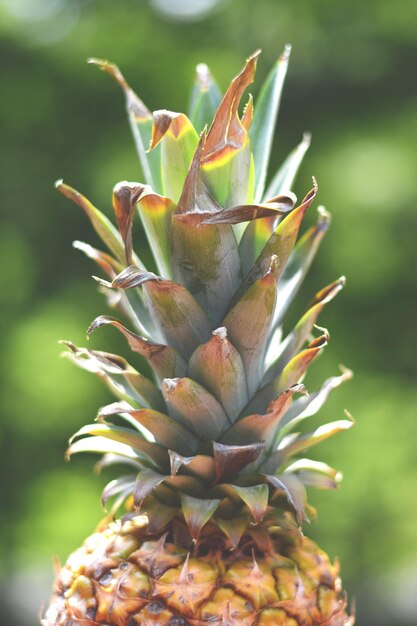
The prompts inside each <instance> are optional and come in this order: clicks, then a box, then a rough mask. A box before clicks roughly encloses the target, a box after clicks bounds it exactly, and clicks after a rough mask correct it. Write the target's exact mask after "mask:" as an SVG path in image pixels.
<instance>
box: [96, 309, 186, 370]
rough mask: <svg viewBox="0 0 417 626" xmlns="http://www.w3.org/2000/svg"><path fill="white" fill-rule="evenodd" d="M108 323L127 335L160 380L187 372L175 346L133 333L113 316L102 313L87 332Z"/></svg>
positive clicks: (130, 344)
mask: <svg viewBox="0 0 417 626" xmlns="http://www.w3.org/2000/svg"><path fill="white" fill-rule="evenodd" d="M106 325H109V326H114V328H117V329H118V330H119V331H120V332H121V333H122V334H123V335H124V337H126V339H127V341H128V343H129V346H130V347H131V349H132V350H133V352H137V353H138V354H140V355H141V356H143V357H144V358H145V359H146V360H147V361H148V363H149V364H150V366H151V367H152V369H153V371H154V373H155V375H156V376H157V378H158V379H159V380H160V381H161V380H162V379H163V378H174V377H175V376H183V375H184V374H185V372H186V368H187V366H186V363H185V361H184V360H183V359H182V357H180V355H179V354H178V353H177V352H175V350H173V348H170V347H169V346H164V345H161V344H157V343H153V342H152V341H149V340H148V339H144V338H143V337H140V336H139V335H136V334H135V333H132V332H131V331H130V330H128V329H127V328H126V327H125V326H123V324H122V323H121V322H119V321H118V320H117V319H115V318H113V317H108V316H106V315H100V317H97V318H96V319H95V320H94V321H93V322H92V324H91V325H90V327H89V328H88V330H87V333H88V335H90V334H91V333H92V332H94V331H95V330H96V329H97V328H100V327H101V326H106Z"/></svg>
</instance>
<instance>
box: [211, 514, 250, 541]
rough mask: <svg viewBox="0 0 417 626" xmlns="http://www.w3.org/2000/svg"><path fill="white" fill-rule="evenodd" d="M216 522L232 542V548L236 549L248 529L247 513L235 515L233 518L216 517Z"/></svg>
mask: <svg viewBox="0 0 417 626" xmlns="http://www.w3.org/2000/svg"><path fill="white" fill-rule="evenodd" d="M215 519H216V524H217V526H218V527H219V528H220V530H221V531H222V532H223V533H224V534H225V535H226V537H227V538H228V539H229V541H230V543H231V548H232V549H236V548H237V547H238V545H239V543H240V540H241V538H242V536H243V534H244V533H245V532H246V531H247V528H248V525H249V521H250V520H249V519H248V517H247V516H246V515H243V516H240V517H233V518H232V519H223V518H221V517H216V518H215Z"/></svg>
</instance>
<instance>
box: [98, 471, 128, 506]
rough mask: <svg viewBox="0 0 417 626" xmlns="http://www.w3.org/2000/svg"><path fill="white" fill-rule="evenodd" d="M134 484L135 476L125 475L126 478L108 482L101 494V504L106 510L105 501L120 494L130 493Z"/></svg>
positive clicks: (122, 477)
mask: <svg viewBox="0 0 417 626" xmlns="http://www.w3.org/2000/svg"><path fill="white" fill-rule="evenodd" d="M134 484H135V475H134V474H127V475H126V476H120V478H115V479H114V480H112V481H111V482H109V483H108V484H107V485H106V486H105V487H104V489H103V492H102V494H101V504H102V505H103V507H104V508H106V504H107V501H108V500H109V499H110V498H113V497H114V496H117V495H119V494H121V493H125V492H126V493H130V492H131V491H132V487H133V485H134Z"/></svg>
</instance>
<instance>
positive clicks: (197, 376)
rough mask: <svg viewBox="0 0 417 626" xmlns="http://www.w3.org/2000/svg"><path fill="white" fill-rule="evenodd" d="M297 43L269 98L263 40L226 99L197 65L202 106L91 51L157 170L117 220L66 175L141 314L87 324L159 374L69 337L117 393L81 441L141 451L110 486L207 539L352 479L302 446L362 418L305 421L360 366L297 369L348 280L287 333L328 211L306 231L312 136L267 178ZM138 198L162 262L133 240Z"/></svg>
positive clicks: (312, 350)
mask: <svg viewBox="0 0 417 626" xmlns="http://www.w3.org/2000/svg"><path fill="white" fill-rule="evenodd" d="M289 54H290V47H289V46H287V47H286V48H285V50H284V52H283V54H282V55H281V57H280V58H279V59H278V61H277V63H276V64H275V66H274V67H273V68H272V70H271V72H270V74H269V75H268V77H267V78H266V81H265V83H264V85H263V87H262V89H261V91H260V93H259V96H258V98H257V99H256V101H255V105H254V103H253V100H252V97H251V96H249V99H248V100H247V104H246V106H245V108H244V109H243V113H242V114H240V112H239V108H240V103H241V100H242V97H243V94H244V92H245V90H246V88H247V87H248V85H249V84H250V83H252V81H253V78H254V74H255V69H256V63H257V59H258V56H259V52H256V53H255V54H253V55H252V56H251V57H249V59H248V60H247V62H246V64H245V66H244V68H243V70H242V71H241V72H240V74H239V75H238V76H236V78H234V79H233V81H232V82H231V84H230V87H229V88H228V90H227V91H226V94H225V95H224V97H223V98H222V97H221V94H220V92H219V89H218V87H217V85H216V83H215V82H214V80H213V78H212V76H211V74H210V72H209V70H208V68H207V66H205V65H199V66H198V67H197V77H196V82H195V85H194V90H193V93H192V98H191V104H190V109H189V114H188V116H187V115H185V114H183V113H175V112H172V111H167V110H159V111H155V112H154V113H153V114H152V113H150V112H149V111H148V109H147V108H146V106H145V105H144V104H143V102H142V101H141V100H140V99H139V97H138V96H137V95H136V94H135V93H134V92H133V91H132V89H131V88H130V87H129V85H128V84H127V82H126V81H125V79H124V77H123V76H122V74H121V73H120V71H119V69H118V68H117V67H116V66H114V65H112V64H110V63H108V62H106V61H99V60H96V59H91V62H92V63H95V64H97V65H98V66H99V67H100V68H101V69H103V70H105V71H106V72H108V73H109V74H110V75H111V76H113V78H115V79H116V81H117V82H118V83H119V84H120V85H121V87H122V89H123V91H124V94H125V97H126V104H127V111H128V116H129V120H130V123H131V127H132V131H133V135H134V139H135V142H136V146H137V150H138V154H139V158H140V162H141V166H142V172H143V176H144V182H142V183H132V182H122V183H119V184H118V185H116V187H115V188H114V191H113V206H114V210H115V215H116V221H117V226H118V229H116V228H115V227H114V226H113V225H112V223H111V222H110V221H109V220H108V218H107V217H105V216H104V215H103V214H102V213H101V212H100V211H99V210H98V209H96V208H95V207H94V206H93V205H92V204H91V203H90V202H89V201H88V200H87V199H86V198H85V197H84V196H82V195H81V194H80V193H78V192H77V191H75V190H74V189H72V188H71V187H69V186H67V185H65V184H64V183H63V182H62V181H60V182H58V183H57V187H58V189H59V190H60V191H61V192H62V193H64V195H66V196H68V197H70V198H71V199H72V200H74V201H75V202H76V203H77V204H78V205H80V206H81V207H82V208H83V209H84V211H85V212H86V214H87V215H88V217H89V218H90V221H91V223H92V225H93V227H94V229H95V230H96V232H97V233H98V235H99V236H100V238H101V239H102V240H103V242H104V244H105V245H106V247H107V248H108V251H107V252H102V251H100V250H96V249H94V248H92V247H91V246H90V245H88V244H85V243H81V242H76V244H75V245H76V247H78V248H80V249H81V250H82V251H84V252H85V253H86V254H87V255H88V256H89V257H91V258H92V259H93V260H94V261H95V262H96V263H97V264H98V266H99V268H100V270H101V271H102V272H104V274H106V276H107V279H106V280H104V279H102V278H97V280H98V282H99V284H100V285H101V288H102V290H103V291H104V292H105V293H106V294H107V295H108V296H109V300H110V302H111V304H112V305H113V306H114V307H115V308H117V309H119V311H120V312H121V313H122V314H123V315H124V317H125V318H127V320H129V323H130V326H131V328H132V329H133V330H128V328H127V327H125V326H124V325H123V324H122V323H121V322H120V321H118V320H117V319H116V318H113V317H107V316H101V317H99V318H97V319H96V320H95V321H94V322H93V323H92V324H91V326H90V328H89V331H88V332H89V333H91V332H93V331H95V330H96V329H97V328H99V327H101V326H106V325H108V326H114V327H115V328H117V329H118V330H119V331H120V332H121V333H122V334H123V335H124V336H125V338H126V339H127V341H128V343H129V345H130V348H131V349H132V350H133V351H134V352H136V353H139V354H140V355H141V356H142V357H144V358H145V359H146V360H147V361H148V363H149V365H150V367H151V369H152V370H153V374H154V379H153V380H150V379H149V378H147V377H145V376H143V375H142V374H140V373H139V372H138V371H136V369H134V368H133V367H132V366H131V365H130V364H129V363H128V362H127V361H126V360H125V359H124V358H122V357H119V356H116V355H114V354H109V353H106V352H98V351H95V350H87V349H84V348H78V347H76V346H74V345H73V344H72V343H70V342H65V343H66V345H67V347H68V352H67V353H66V354H67V355H68V356H69V357H70V358H71V360H72V361H74V362H75V363H76V364H77V365H79V366H81V367H83V368H85V369H87V370H89V371H92V372H94V373H96V374H97V375H98V376H99V377H100V378H101V379H103V380H104V381H105V382H106V383H107V384H108V385H109V386H110V388H111V389H112V391H113V392H114V393H115V395H116V396H117V398H118V402H116V403H114V404H111V405H109V406H106V407H104V408H102V409H100V411H99V414H98V418H97V420H96V422H95V423H93V424H89V425H87V426H85V427H84V428H82V429H81V430H80V431H78V432H77V433H76V434H75V435H74V437H73V438H72V440H71V442H70V447H69V450H68V454H69V455H71V454H74V453H76V452H81V451H84V452H85V451H87V452H96V453H100V454H103V457H102V459H101V461H100V462H99V465H100V467H103V466H107V465H110V464H113V463H120V462H124V463H126V464H127V465H129V466H130V468H131V470H129V471H130V473H129V474H127V475H126V474H124V475H123V476H121V477H120V478H119V479H117V480H114V481H112V482H111V483H110V484H109V485H108V486H107V487H106V488H105V490H104V494H103V501H104V502H106V501H107V500H108V499H109V498H114V504H113V508H112V511H113V512H116V511H117V510H118V508H119V507H120V506H121V504H122V503H123V502H125V501H126V499H129V498H130V506H131V507H133V510H134V511H135V512H137V511H138V510H141V511H143V512H145V513H146V514H147V515H148V517H149V529H150V532H156V531H157V530H160V529H161V528H162V527H163V526H164V525H166V524H168V523H169V522H170V521H171V520H173V519H177V518H180V519H181V520H182V523H183V524H184V522H185V524H186V528H187V529H188V533H189V536H190V538H191V539H192V540H194V541H197V540H198V539H199V537H200V534H201V532H202V529H203V528H204V527H205V526H206V524H207V523H208V522H211V523H213V521H215V523H216V525H217V527H218V528H219V529H220V530H221V531H222V532H223V534H224V535H225V536H226V537H227V538H228V540H229V541H231V542H232V543H233V542H235V543H236V542H238V541H239V533H238V531H237V530H236V528H237V527H236V524H235V523H234V524H233V525H231V524H230V522H229V520H230V519H231V518H233V519H234V520H236V518H237V517H239V519H240V520H241V525H240V527H241V532H243V530H244V528H245V527H246V525H247V524H255V525H257V524H266V523H273V524H275V525H276V524H279V523H283V522H282V520H283V519H284V517H285V516H284V517H283V512H285V511H287V513H286V517H287V518H288V516H289V517H290V518H291V512H292V513H294V514H295V519H296V521H297V523H298V524H301V523H302V521H303V519H307V510H308V507H307V504H306V494H305V487H306V486H312V487H318V488H335V487H336V486H337V484H338V481H339V478H340V476H339V474H338V472H337V471H336V470H334V469H332V468H330V467H328V466H327V465H326V464H324V463H321V462H317V461H312V460H310V459H307V458H304V456H303V455H304V452H305V451H306V450H307V449H308V448H310V447H311V446H313V445H315V444H316V443H319V442H320V441H322V440H324V439H326V438H328V437H329V436H331V435H333V434H334V433H336V432H339V431H341V430H345V429H348V428H350V427H351V425H352V420H351V419H350V418H349V417H348V418H347V419H341V420H338V421H335V422H332V423H330V424H326V425H322V426H320V427H319V428H317V429H316V430H313V431H312V432H305V431H302V432H298V431H297V428H298V426H299V424H300V423H301V422H302V421H303V420H305V419H306V418H308V417H310V416H312V415H314V414H315V413H316V412H317V411H318V410H319V409H320V407H321V406H322V405H323V403H324V402H325V400H326V399H327V397H328V395H329V393H330V392H331V391H332V390H333V389H334V388H336V387H337V386H339V385H340V384H341V383H342V382H343V381H345V380H346V379H348V378H349V377H350V375H351V373H350V372H349V371H347V370H344V371H343V372H342V373H341V375H339V376H335V377H332V378H329V379H328V380H326V381H325V383H324V384H323V386H322V387H321V389H319V390H318V391H315V392H314V393H311V394H310V395H309V394H308V393H307V391H306V389H305V387H304V386H303V385H302V383H301V381H302V379H303V377H304V375H305V373H306V370H307V368H308V366H309V365H310V363H311V362H312V361H314V360H315V359H316V358H317V357H318V356H319V355H320V354H321V352H322V351H323V349H324V347H325V346H326V345H327V343H328V333H327V331H326V330H324V329H321V328H319V327H317V326H315V324H316V321H317V318H318V316H319V314H320V313H321V311H322V309H323V308H324V306H325V305H326V304H327V303H328V302H330V300H332V298H333V297H334V296H335V295H336V294H337V293H338V292H339V291H340V289H341V288H342V287H343V285H344V278H343V277H342V278H339V279H338V280H336V281H335V282H333V283H331V284H330V285H328V286H327V287H325V288H324V289H322V290H321V291H319V292H318V293H317V294H316V295H315V297H314V298H313V300H312V302H311V303H310V305H309V307H308V309H307V311H306V313H304V315H303V316H302V317H301V319H300V320H299V322H298V323H297V324H296V326H295V327H294V329H293V330H292V331H291V332H289V333H288V334H287V335H286V336H285V337H284V338H283V337H282V332H281V325H282V320H283V316H284V314H285V312H286V310H287V308H288V306H289V304H290V302H291V300H292V298H293V296H294V295H295V293H296V292H297V290H298V288H299V286H300V284H301V282H302V280H303V279H304V276H305V274H306V272H307V271H308V269H309V266H310V264H311V262H312V260H313V257H314V255H315V253H316V251H317V249H318V247H319V244H320V241H321V240H322V238H323V236H324V234H325V233H326V231H327V229H328V225H329V215H328V213H327V212H326V211H324V209H320V208H319V211H318V220H317V223H316V225H315V226H313V227H311V228H310V229H308V230H307V231H306V232H305V233H304V235H303V236H302V237H301V238H299V239H298V241H297V238H298V233H299V229H300V225H301V222H302V220H303V218H304V215H305V214H306V212H307V210H308V208H309V207H310V205H311V203H312V202H313V200H314V199H315V196H316V194H317V184H316V182H315V180H314V179H313V187H312V189H311V191H309V192H308V193H307V195H306V196H305V198H304V199H303V200H302V202H300V203H299V204H298V205H296V198H295V196H294V194H293V193H292V191H291V188H292V185H293V182H294V179H295V176H296V174H297V170H298V168H299V166H300V164H301V161H302V158H303V156H304V154H305V152H306V150H307V148H308V146H309V143H310V138H309V136H308V135H305V136H304V138H303V139H302V141H301V143H300V144H299V145H298V146H297V147H296V148H295V149H294V150H293V151H292V152H291V153H290V155H289V156H288V157H287V159H286V160H285V162H284V163H283V165H282V166H281V168H280V169H279V170H278V172H277V173H276V175H275V176H274V177H273V178H272V180H271V181H270V182H269V184H268V185H266V180H267V169H268V161H269V157H270V153H271V147H272V139H273V135H274V128H275V122H276V118H277V112H278V107H279V101H280V97H281V91H282V86H283V82H284V78H285V74H286V71H287V65H288V59H289ZM136 212H138V213H139V216H140V219H141V220H142V223H143V226H144V229H145V231H146V235H147V237H148V241H149V244H150V247H151V249H152V252H153V256H154V260H155V269H156V272H157V273H154V272H153V271H150V270H149V269H147V268H145V266H144V264H143V263H142V261H141V260H140V258H139V257H138V256H137V254H136V253H135V252H134V250H133V244H132V226H133V221H134V216H135V214H136ZM315 329H316V330H317V331H318V332H317V333H315ZM315 334H317V336H315ZM121 424H123V425H121ZM288 512H290V513H288ZM277 520H281V522H279V521H278V522H277Z"/></svg>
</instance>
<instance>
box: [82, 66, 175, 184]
mask: <svg viewBox="0 0 417 626" xmlns="http://www.w3.org/2000/svg"><path fill="white" fill-rule="evenodd" d="M88 63H92V64H93V65H97V66H98V67H99V68H100V69H101V70H103V71H104V72H106V73H107V74H109V75H110V76H111V77H112V78H113V79H114V80H115V81H116V83H118V85H119V86H120V87H121V88H122V90H123V93H124V95H125V99H126V109H127V114H128V118H129V122H130V127H131V130H132V134H133V138H134V140H135V145H136V150H137V153H138V156H139V161H140V164H141V167H142V172H143V175H144V177H145V181H146V182H147V183H148V185H150V186H151V187H152V189H153V190H154V191H155V192H156V193H161V194H163V193H164V188H163V183H162V168H161V151H160V148H157V149H156V150H153V151H152V152H148V147H149V145H150V143H151V137H152V127H153V117H152V114H151V112H150V111H149V110H148V109H147V108H146V106H145V105H144V104H143V102H142V100H141V99H140V98H139V97H138V96H137V95H136V94H135V92H134V91H133V90H132V89H131V88H130V87H129V85H128V84H127V82H126V80H125V78H124V76H123V75H122V73H121V71H120V70H119V68H118V67H117V65H114V64H113V63H109V62H108V61H103V60H101V59H93V58H91V59H88Z"/></svg>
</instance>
